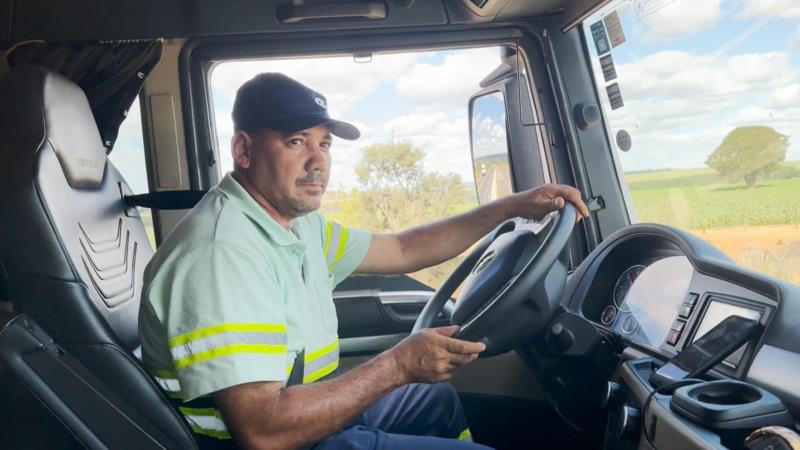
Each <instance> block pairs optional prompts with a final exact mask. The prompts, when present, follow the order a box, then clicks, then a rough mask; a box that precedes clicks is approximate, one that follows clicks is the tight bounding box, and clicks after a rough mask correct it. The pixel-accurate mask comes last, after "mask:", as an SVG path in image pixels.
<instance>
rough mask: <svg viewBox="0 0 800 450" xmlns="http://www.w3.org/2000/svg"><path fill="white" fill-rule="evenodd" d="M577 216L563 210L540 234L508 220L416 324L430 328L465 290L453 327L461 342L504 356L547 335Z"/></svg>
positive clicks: (455, 273)
mask: <svg viewBox="0 0 800 450" xmlns="http://www.w3.org/2000/svg"><path fill="white" fill-rule="evenodd" d="M576 215H577V212H576V211H575V208H574V207H573V206H572V205H571V204H567V205H565V206H564V208H562V209H561V210H560V211H559V212H558V215H557V216H556V218H555V219H554V220H552V221H551V222H550V224H548V225H547V226H546V227H545V228H544V229H543V230H542V231H541V232H540V233H539V234H536V233H534V232H533V231H531V230H529V229H525V228H517V227H516V224H515V222H513V221H509V222H506V223H504V224H502V225H500V226H499V227H498V228H496V229H495V230H493V231H492V232H491V233H489V234H488V235H487V236H486V237H485V238H484V239H483V240H482V241H481V242H480V243H479V244H478V245H476V246H475V248H474V249H473V250H472V252H471V253H470V254H469V255H468V256H467V257H466V258H465V259H464V261H463V262H462V263H461V264H460V265H459V266H458V267H457V268H456V269H455V270H454V271H453V273H451V274H450V276H449V277H448V278H447V279H446V280H445V282H444V283H443V284H442V286H441V287H440V288H439V290H438V291H436V293H435V294H434V296H433V297H432V298H431V300H430V301H429V302H428V304H427V305H426V306H425V308H424V309H423V310H422V313H421V314H420V316H419V317H418V318H417V322H416V324H415V325H414V332H416V331H419V330H420V329H422V328H427V327H430V326H431V325H432V324H433V321H434V320H435V318H436V316H437V315H438V314H439V312H440V311H441V310H442V308H443V307H444V305H445V303H446V302H448V301H450V297H451V296H452V294H453V292H455V290H456V289H457V288H458V287H459V286H462V289H461V294H460V296H459V300H458V301H457V302H456V303H455V305H454V308H453V313H452V315H451V318H450V322H451V323H452V324H453V325H459V326H460V327H461V329H460V330H459V333H458V335H457V337H458V338H461V339H467V340H472V341H478V340H480V341H483V342H484V343H485V344H486V351H484V352H483V353H482V356H491V355H496V354H499V353H504V352H506V351H508V350H511V349H512V348H514V347H516V346H518V345H520V344H522V343H524V342H525V341H527V340H529V339H530V338H532V337H533V336H534V335H535V334H537V333H538V332H540V331H542V330H543V329H544V327H545V326H546V325H547V324H548V323H549V322H550V320H551V319H552V317H553V314H554V313H555V311H556V307H557V306H558V303H559V302H560V300H561V295H562V294H563V291H564V286H565V284H566V278H567V269H568V267H567V263H566V261H565V258H561V256H562V254H563V253H564V249H565V247H566V246H567V243H568V242H569V237H570V235H571V233H572V228H573V226H574V224H575V219H576Z"/></svg>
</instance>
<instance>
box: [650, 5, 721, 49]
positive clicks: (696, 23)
mask: <svg viewBox="0 0 800 450" xmlns="http://www.w3.org/2000/svg"><path fill="white" fill-rule="evenodd" d="M720 4H721V0H683V1H673V2H672V3H670V4H668V5H666V6H664V7H663V8H661V9H659V10H658V11H656V12H654V13H652V14H650V15H649V16H647V17H645V18H644V22H645V24H646V25H647V27H648V30H647V31H646V32H645V35H644V39H645V41H646V42H651V43H654V42H670V41H675V40H678V39H681V38H684V37H687V36H691V35H693V34H697V33H699V32H701V31H704V30H708V29H711V28H713V27H715V26H716V25H717V22H719V19H720V17H721V15H722V10H721V8H720Z"/></svg>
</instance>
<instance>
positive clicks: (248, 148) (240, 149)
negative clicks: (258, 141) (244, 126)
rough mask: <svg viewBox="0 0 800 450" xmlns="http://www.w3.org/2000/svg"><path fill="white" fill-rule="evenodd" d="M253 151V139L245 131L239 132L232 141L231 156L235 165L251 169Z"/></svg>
mask: <svg viewBox="0 0 800 450" xmlns="http://www.w3.org/2000/svg"><path fill="white" fill-rule="evenodd" d="M252 149H253V138H251V137H250V135H249V134H247V133H246V132H244V131H237V132H236V133H235V134H234V135H233V139H232V140H231V155H232V156H233V165H234V166H237V167H241V168H242V169H248V168H249V167H250V163H251V161H252V159H251V152H252Z"/></svg>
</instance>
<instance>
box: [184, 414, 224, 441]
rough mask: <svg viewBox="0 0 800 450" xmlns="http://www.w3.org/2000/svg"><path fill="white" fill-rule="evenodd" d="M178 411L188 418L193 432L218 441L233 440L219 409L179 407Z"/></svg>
mask: <svg viewBox="0 0 800 450" xmlns="http://www.w3.org/2000/svg"><path fill="white" fill-rule="evenodd" d="M178 410H180V412H181V413H182V414H183V416H184V417H186V420H187V421H188V422H189V425H190V426H191V427H192V430H193V431H194V432H195V433H197V434H204V435H206V436H210V437H214V438H217V439H231V434H230V432H229V431H228V427H227V426H225V421H224V420H222V415H221V414H220V412H219V410H218V409H217V408H190V407H186V406H179V407H178Z"/></svg>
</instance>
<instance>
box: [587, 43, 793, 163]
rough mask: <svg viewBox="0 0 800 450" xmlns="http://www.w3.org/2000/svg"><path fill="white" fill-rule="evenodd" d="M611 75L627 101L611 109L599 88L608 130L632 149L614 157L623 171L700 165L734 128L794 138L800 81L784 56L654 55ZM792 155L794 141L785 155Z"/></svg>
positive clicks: (679, 53)
mask: <svg viewBox="0 0 800 450" xmlns="http://www.w3.org/2000/svg"><path fill="white" fill-rule="evenodd" d="M595 72H596V74H595V76H596V77H598V79H602V74H601V73H600V72H599V69H598V68H596V69H595ZM617 72H618V74H619V84H620V88H621V91H622V96H623V98H624V100H625V106H624V107H623V108H620V109H618V110H615V111H611V109H610V107H609V105H608V99H607V96H606V95H605V93H603V94H602V95H601V98H602V101H603V103H604V104H605V110H606V111H609V112H608V116H609V117H610V119H611V120H610V124H611V127H612V133H616V131H617V130H619V129H626V130H627V131H629V132H630V133H631V135H632V139H633V148H632V150H631V151H630V152H628V153H621V154H620V158H621V160H622V163H623V167H624V168H625V170H640V169H656V168H665V167H671V168H677V167H702V166H703V165H704V163H705V158H706V157H707V156H708V154H709V153H710V152H711V151H713V150H714V148H716V147H717V145H719V143H720V142H721V140H722V138H724V136H725V135H726V134H727V133H729V132H730V131H731V130H732V129H734V128H735V127H737V126H743V125H753V124H762V125H767V126H772V127H774V128H775V129H776V130H778V131H779V132H781V133H784V134H787V135H789V136H800V124H798V122H797V120H796V118H797V117H798V116H799V115H800V83H798V81H797V79H798V76H797V75H798V74H797V72H796V70H795V69H794V68H793V66H792V65H791V61H790V55H789V54H788V53H781V52H769V53H751V54H742V55H733V56H729V57H725V56H717V57H715V56H711V55H698V54H695V53H690V52H676V51H670V52H658V53H654V54H651V55H648V56H647V57H645V58H642V59H641V60H639V61H637V62H634V63H627V64H621V65H619V66H618V67H617ZM798 158H800V145H794V146H793V147H790V149H789V153H788V155H787V159H790V160H791V159H798Z"/></svg>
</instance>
